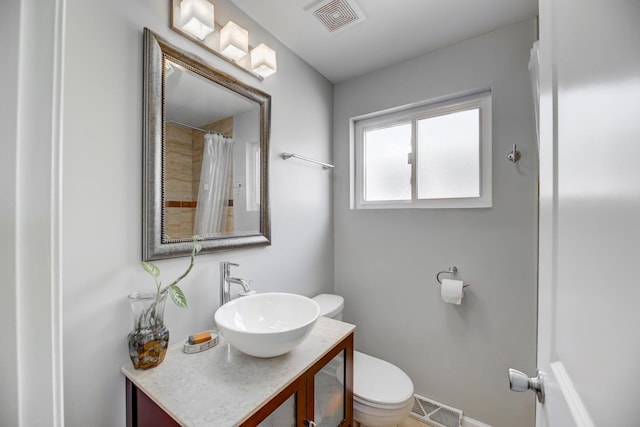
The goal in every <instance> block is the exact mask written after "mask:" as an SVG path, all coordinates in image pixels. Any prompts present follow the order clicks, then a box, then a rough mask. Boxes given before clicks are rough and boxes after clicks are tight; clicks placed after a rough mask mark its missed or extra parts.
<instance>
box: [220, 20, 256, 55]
mask: <svg viewBox="0 0 640 427" xmlns="http://www.w3.org/2000/svg"><path fill="white" fill-rule="evenodd" d="M220 51H221V52H222V54H223V55H224V56H226V57H227V58H231V59H233V60H234V61H238V60H240V59H242V58H243V57H244V56H245V55H246V54H247V52H249V32H248V31H247V30H245V29H244V28H242V27H241V26H239V25H238V24H236V23H235V22H233V21H229V22H228V23H227V25H225V26H224V27H223V28H222V30H220Z"/></svg>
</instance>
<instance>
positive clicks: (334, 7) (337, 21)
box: [313, 0, 365, 33]
mask: <svg viewBox="0 0 640 427" xmlns="http://www.w3.org/2000/svg"><path fill="white" fill-rule="evenodd" d="M313 15H314V16H315V17H316V18H317V19H318V20H319V21H320V22H321V23H322V25H324V26H325V28H326V29H327V30H329V32H330V33H335V32H336V31H338V30H343V29H345V28H347V27H350V26H352V25H355V24H357V23H358V22H362V21H364V19H365V17H364V14H363V13H362V11H361V10H360V8H359V7H358V5H357V4H356V2H355V0H329V1H323V2H321V3H320V4H319V5H316V7H314V8H313Z"/></svg>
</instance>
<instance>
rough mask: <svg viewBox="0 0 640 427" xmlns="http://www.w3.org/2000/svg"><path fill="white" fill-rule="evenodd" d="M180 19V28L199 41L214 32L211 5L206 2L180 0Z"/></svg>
mask: <svg viewBox="0 0 640 427" xmlns="http://www.w3.org/2000/svg"><path fill="white" fill-rule="evenodd" d="M180 17H181V28H182V29H183V30H184V31H186V32H187V33H189V34H191V35H192V36H194V37H197V38H198V39H200V40H204V39H205V37H207V35H209V34H210V33H212V32H213V31H214V30H215V25H216V24H215V17H214V8H213V4H211V3H209V2H208V1H207V0H182V2H181V3H180Z"/></svg>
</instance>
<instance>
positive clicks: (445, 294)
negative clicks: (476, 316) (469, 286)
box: [440, 279, 464, 305]
mask: <svg viewBox="0 0 640 427" xmlns="http://www.w3.org/2000/svg"><path fill="white" fill-rule="evenodd" d="M440 296H441V297H442V301H444V302H447V303H449V304H457V305H460V304H461V303H462V297H463V296H464V283H463V282H462V280H450V279H444V280H443V281H442V286H441V287H440Z"/></svg>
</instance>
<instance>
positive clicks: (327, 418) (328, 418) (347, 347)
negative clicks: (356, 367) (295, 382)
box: [306, 335, 353, 427]
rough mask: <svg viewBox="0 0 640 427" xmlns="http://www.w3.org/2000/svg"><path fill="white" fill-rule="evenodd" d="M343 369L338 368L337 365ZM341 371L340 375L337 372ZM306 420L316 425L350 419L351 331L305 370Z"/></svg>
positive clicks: (333, 425) (335, 426) (341, 424)
mask: <svg viewBox="0 0 640 427" xmlns="http://www.w3.org/2000/svg"><path fill="white" fill-rule="evenodd" d="M343 364H344V366H345V368H346V369H340V367H341V365H343ZM338 372H341V373H342V378H338V377H337V373H338ZM306 418H307V420H311V421H313V422H314V423H315V425H316V426H317V427H346V426H350V425H352V423H353V335H350V336H349V337H348V338H347V339H345V341H343V342H342V343H341V345H339V346H337V347H336V348H334V349H333V350H332V351H330V352H329V353H328V354H327V355H325V356H324V357H323V358H322V359H320V361H318V362H317V363H316V364H315V365H314V366H313V367H312V368H311V369H309V371H307V417H306Z"/></svg>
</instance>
